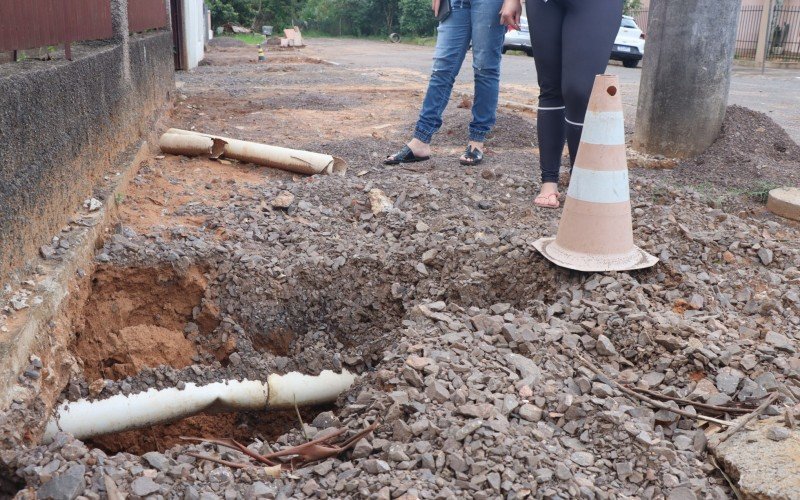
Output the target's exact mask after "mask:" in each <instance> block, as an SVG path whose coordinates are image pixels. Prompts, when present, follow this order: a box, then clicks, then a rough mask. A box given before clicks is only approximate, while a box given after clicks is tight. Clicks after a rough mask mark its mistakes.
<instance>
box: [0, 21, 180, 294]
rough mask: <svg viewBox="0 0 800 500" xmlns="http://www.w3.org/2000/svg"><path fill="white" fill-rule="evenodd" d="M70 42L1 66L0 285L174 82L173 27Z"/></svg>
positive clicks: (31, 257)
mask: <svg viewBox="0 0 800 500" xmlns="http://www.w3.org/2000/svg"><path fill="white" fill-rule="evenodd" d="M120 24H121V25H122V26H123V28H122V29H121V30H120V31H121V32H118V34H119V35H120V36H118V37H116V38H115V39H114V40H111V41H108V42H105V43H92V44H84V45H78V46H76V49H75V51H74V52H75V53H74V60H73V61H71V62H70V61H47V62H38V61H30V62H25V63H13V64H5V65H2V66H0V145H1V146H0V286H2V284H3V283H5V282H7V280H8V279H9V278H10V277H11V276H12V274H13V273H16V272H18V271H20V270H23V269H24V268H25V267H26V266H30V265H31V264H32V263H35V262H36V259H37V252H38V248H39V247H40V246H41V245H43V244H45V243H48V242H49V241H50V239H51V238H52V236H53V235H55V234H57V233H58V231H59V230H60V228H61V227H63V226H64V225H65V223H66V222H67V220H68V217H69V216H70V215H71V214H72V213H74V212H75V211H76V210H77V209H78V208H79V207H80V205H81V202H82V200H84V199H85V198H87V197H89V196H90V195H91V193H92V186H93V185H94V184H95V183H96V182H97V181H98V180H99V178H100V176H101V175H102V174H103V173H104V172H105V171H106V170H108V169H109V168H110V167H112V165H113V162H114V161H115V159H116V158H117V157H118V156H119V155H120V154H121V153H123V152H124V151H126V150H128V149H129V148H131V147H132V146H134V145H136V144H137V143H139V141H140V140H141V139H142V138H143V137H144V136H145V135H146V134H147V133H148V131H149V127H150V124H151V123H152V122H153V120H155V118H156V117H157V115H158V114H159V113H160V110H161V109H162V107H163V105H164V104H165V103H166V102H167V100H168V99H169V94H170V92H171V90H172V89H173V88H174V64H173V54H172V49H173V47H172V34H171V33H170V32H169V31H159V32H153V33H149V34H145V35H133V36H130V37H128V34H127V32H126V30H127V22H124V23H115V29H116V28H117V25H120Z"/></svg>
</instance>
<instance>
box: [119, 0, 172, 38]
mask: <svg viewBox="0 0 800 500" xmlns="http://www.w3.org/2000/svg"><path fill="white" fill-rule="evenodd" d="M167 22H168V21H167V7H166V4H165V3H164V0H128V29H129V30H130V31H132V32H139V31H146V30H151V29H158V28H165V27H166V26H167Z"/></svg>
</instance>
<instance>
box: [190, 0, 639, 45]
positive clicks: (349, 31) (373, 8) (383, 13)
mask: <svg viewBox="0 0 800 500" xmlns="http://www.w3.org/2000/svg"><path fill="white" fill-rule="evenodd" d="M205 1H206V4H207V5H208V7H209V9H210V10H211V24H212V26H213V27H215V28H216V27H217V26H220V25H223V24H226V23H234V24H238V25H240V26H245V27H248V28H251V29H253V30H255V31H257V32H258V31H260V30H261V26H264V25H269V26H274V27H275V30H276V32H277V33H280V30H282V29H284V28H288V27H290V26H292V25H299V26H301V27H303V28H307V29H311V30H312V31H315V32H320V33H325V34H328V35H336V36H361V37H369V36H380V37H385V36H387V35H389V34H390V33H394V32H398V33H401V34H402V35H403V36H404V37H412V36H423V37H424V36H431V35H433V34H434V32H435V28H436V21H435V20H434V18H433V13H432V12H431V0H205ZM637 1H638V0H637Z"/></svg>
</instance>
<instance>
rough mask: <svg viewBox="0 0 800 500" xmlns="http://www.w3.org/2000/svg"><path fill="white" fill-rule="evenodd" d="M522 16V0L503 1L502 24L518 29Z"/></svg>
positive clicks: (501, 10)
mask: <svg viewBox="0 0 800 500" xmlns="http://www.w3.org/2000/svg"><path fill="white" fill-rule="evenodd" d="M433 1H434V2H436V1H437V0H433ZM520 16H522V2H521V0H505V2H503V8H501V9H500V24H504V25H506V26H508V27H510V28H513V29H515V30H518V29H519V18H520Z"/></svg>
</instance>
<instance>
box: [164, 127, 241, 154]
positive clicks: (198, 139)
mask: <svg viewBox="0 0 800 500" xmlns="http://www.w3.org/2000/svg"><path fill="white" fill-rule="evenodd" d="M225 144H226V142H225V141H223V140H221V139H213V138H211V137H203V136H200V135H197V136H194V135H184V134H171V133H169V132H167V133H166V134H163V135H162V136H161V138H160V139H159V140H158V146H159V147H160V148H161V151H162V152H163V153H168V154H171V155H183V156H208V157H209V158H219V157H220V156H222V152H223V150H224V148H225Z"/></svg>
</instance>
